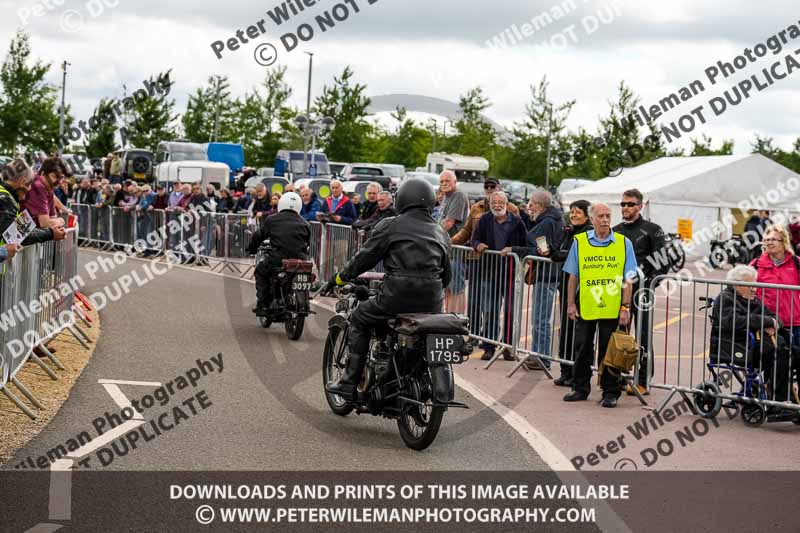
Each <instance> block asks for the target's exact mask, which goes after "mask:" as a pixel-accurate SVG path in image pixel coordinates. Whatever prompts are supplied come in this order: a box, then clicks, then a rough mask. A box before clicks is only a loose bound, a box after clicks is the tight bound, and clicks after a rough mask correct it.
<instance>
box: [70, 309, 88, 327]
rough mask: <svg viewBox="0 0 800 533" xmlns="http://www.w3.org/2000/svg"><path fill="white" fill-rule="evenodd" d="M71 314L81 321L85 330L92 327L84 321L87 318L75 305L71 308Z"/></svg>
mask: <svg viewBox="0 0 800 533" xmlns="http://www.w3.org/2000/svg"><path fill="white" fill-rule="evenodd" d="M72 313H73V314H74V315H77V316H78V318H79V319H80V320H81V322H83V325H84V326H86V327H87V328H91V327H92V324H91V323H89V322H88V321H87V320H86V319H87V318H88V317H87V316H86V315H84V314H83V309H81V308H80V307H78V306H77V305H76V306H74V307H73V308H72Z"/></svg>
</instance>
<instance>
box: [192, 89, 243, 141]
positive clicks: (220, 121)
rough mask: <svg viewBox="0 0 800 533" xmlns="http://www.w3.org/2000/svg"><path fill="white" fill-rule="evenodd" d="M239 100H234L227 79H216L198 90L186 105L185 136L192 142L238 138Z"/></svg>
mask: <svg viewBox="0 0 800 533" xmlns="http://www.w3.org/2000/svg"><path fill="white" fill-rule="evenodd" d="M237 104H238V102H237V101H233V100H231V93H230V83H229V82H228V77H227V76H212V77H210V78H209V79H208V85H206V86H205V87H200V88H198V89H197V90H195V93H194V94H193V95H190V96H189V100H188V102H187V103H186V113H184V115H183V117H182V119H181V123H182V124H183V133H184V136H185V137H186V138H187V139H188V140H190V141H191V142H198V143H206V142H212V141H214V140H215V136H214V132H215V128H216V140H218V141H220V142H224V141H228V140H231V139H234V138H235V137H236V136H237V131H236V124H237V113H236V110H237V107H236V106H237Z"/></svg>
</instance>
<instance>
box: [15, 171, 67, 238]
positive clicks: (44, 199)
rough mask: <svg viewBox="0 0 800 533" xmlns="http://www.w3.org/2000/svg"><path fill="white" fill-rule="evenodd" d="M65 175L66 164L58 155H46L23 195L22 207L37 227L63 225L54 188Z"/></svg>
mask: <svg viewBox="0 0 800 533" xmlns="http://www.w3.org/2000/svg"><path fill="white" fill-rule="evenodd" d="M66 175H67V165H65V164H64V161H62V160H61V158H58V157H48V158H47V159H45V160H44V162H43V163H42V166H41V168H40V169H39V174H38V175H37V176H36V177H35V178H34V180H33V183H32V184H31V189H30V191H28V193H27V194H26V195H25V200H24V201H23V204H22V205H23V208H24V209H27V210H28V212H29V213H30V214H31V217H33V220H34V222H35V223H36V226H37V227H40V228H52V227H63V226H64V219H62V218H59V217H58V216H57V210H56V207H57V204H56V197H55V190H56V188H57V187H58V186H59V184H60V183H61V181H62V180H63V179H64V178H65V177H66Z"/></svg>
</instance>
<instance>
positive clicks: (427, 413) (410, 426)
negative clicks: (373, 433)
mask: <svg viewBox="0 0 800 533" xmlns="http://www.w3.org/2000/svg"><path fill="white" fill-rule="evenodd" d="M425 381H426V382H425V383H422V384H420V383H419V382H417V380H415V379H412V380H410V381H409V382H408V385H407V387H406V395H407V396H408V398H410V399H412V400H416V401H417V402H420V403H422V404H424V405H419V404H416V403H412V402H404V404H403V408H402V411H401V413H400V418H398V419H397V429H399V430H400V437H401V438H402V439H403V442H405V443H406V446H408V447H409V448H411V449H412V450H417V451H422V450H424V449H425V448H427V447H428V446H430V445H431V443H433V441H434V439H435V438H436V435H437V434H438V433H439V428H440V427H441V425H442V419H443V418H444V411H445V408H444V407H434V406H433V405H432V404H431V401H432V400H431V393H430V390H431V389H430V385H429V384H428V383H427V380H425Z"/></svg>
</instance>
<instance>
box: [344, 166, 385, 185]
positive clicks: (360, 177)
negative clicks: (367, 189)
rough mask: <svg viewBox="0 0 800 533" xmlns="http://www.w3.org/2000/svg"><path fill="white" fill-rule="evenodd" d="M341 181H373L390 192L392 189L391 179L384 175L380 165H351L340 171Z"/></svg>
mask: <svg viewBox="0 0 800 533" xmlns="http://www.w3.org/2000/svg"><path fill="white" fill-rule="evenodd" d="M342 180H346V181H374V182H376V183H380V185H381V187H383V188H384V189H385V190H387V191H390V190H392V189H393V188H394V186H393V182H392V178H391V177H389V176H387V175H386V174H384V172H383V169H382V168H381V166H380V165H373V164H371V163H351V164H349V165H347V166H346V167H344V169H343V170H342Z"/></svg>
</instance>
